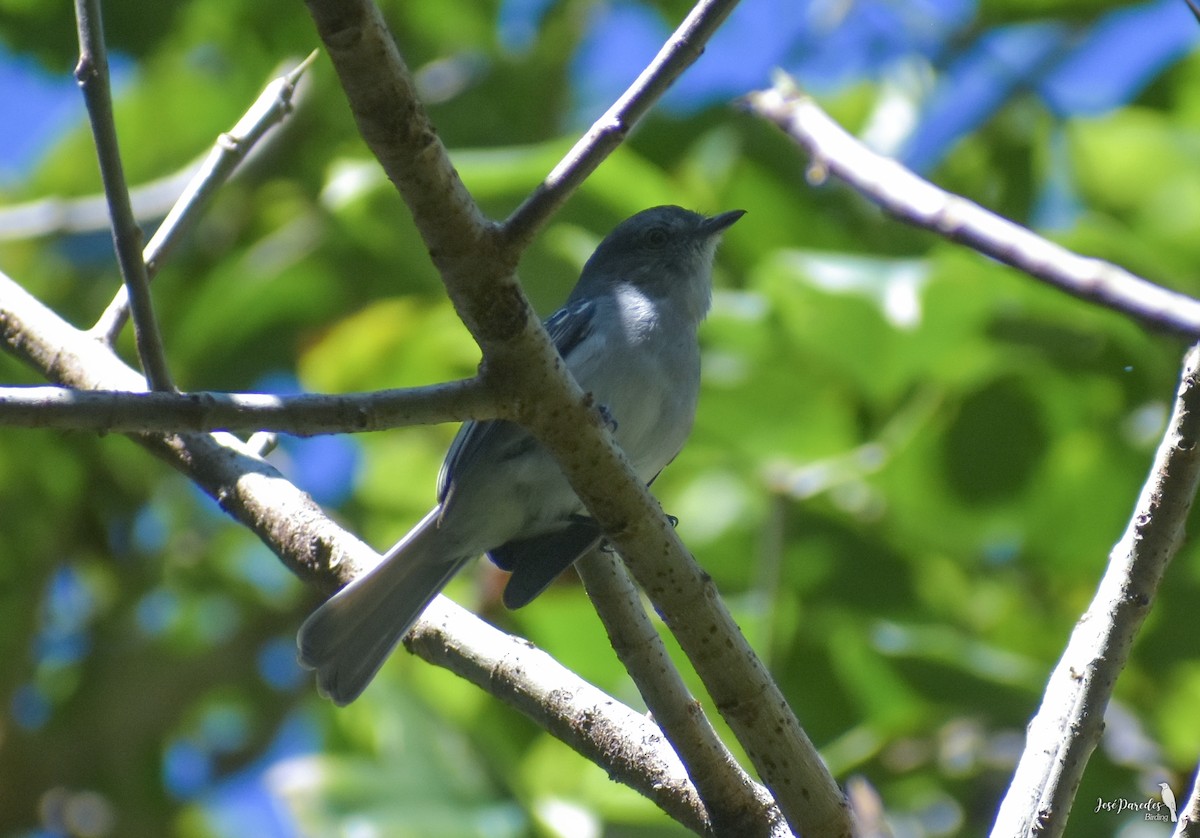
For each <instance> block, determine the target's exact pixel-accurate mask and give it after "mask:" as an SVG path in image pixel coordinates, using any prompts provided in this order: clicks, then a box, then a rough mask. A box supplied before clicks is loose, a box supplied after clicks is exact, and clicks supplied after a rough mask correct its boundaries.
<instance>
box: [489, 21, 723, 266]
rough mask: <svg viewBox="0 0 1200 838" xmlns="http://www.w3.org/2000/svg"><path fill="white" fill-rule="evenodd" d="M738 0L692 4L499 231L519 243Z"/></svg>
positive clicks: (625, 131) (617, 140)
mask: <svg viewBox="0 0 1200 838" xmlns="http://www.w3.org/2000/svg"><path fill="white" fill-rule="evenodd" d="M737 4H738V0H703V1H702V2H700V3H697V4H696V5H695V7H694V8H693V9H692V11H691V12H690V13H689V14H688V16H687V17H686V18H684V20H683V23H681V24H679V27H678V28H677V29H676V30H675V32H674V33H673V34H672V35H671V37H670V38H669V39H668V40H667V42H666V43H665V44H663V47H662V49H660V50H659V51H658V55H656V56H655V57H654V60H653V61H651V62H650V64H649V65H648V66H647V67H646V69H644V70H643V71H642V72H641V75H639V76H638V77H637V80H636V81H634V83H633V84H632V85H631V86H630V87H629V89H628V90H626V91H625V92H624V93H623V94H622V95H621V98H619V99H618V100H617V101H616V102H614V103H613V105H612V107H610V108H609V109H608V110H607V111H606V112H605V113H604V115H603V116H601V117H600V118H599V119H598V120H596V122H595V123H594V124H593V125H592V127H591V128H589V129H588V131H587V133H586V134H584V135H583V136H582V137H581V138H580V139H579V141H578V142H577V143H575V145H574V147H573V148H572V149H571V150H570V151H569V152H568V153H567V155H566V157H564V158H563V159H562V160H561V161H560V162H559V164H558V165H557V166H555V167H554V170H553V171H551V172H550V174H548V175H547V176H546V178H545V180H543V181H542V182H541V184H539V185H538V187H537V189H535V190H534V191H533V192H532V193H531V194H530V196H529V197H528V198H526V199H525V200H524V201H523V202H522V203H521V205H520V206H519V207H517V209H516V210H515V211H514V212H513V213H512V214H511V215H510V216H509V217H508V219H507V220H506V221H505V222H504V233H505V235H506V236H507V237H508V238H509V240H510V241H512V242H515V243H518V244H520V245H521V246H522V247H524V246H525V245H527V244H528V243H529V242H530V241H531V240H532V239H533V237H534V235H535V234H536V233H537V231H538V230H539V229H540V228H541V226H542V225H543V224H545V223H546V220H547V219H548V218H549V217H550V216H551V215H552V214H553V213H554V212H555V210H557V209H558V208H559V207H560V206H562V205H563V203H565V202H566V200H567V198H569V197H570V196H571V194H572V193H573V192H574V191H575V190H576V189H577V188H578V187H579V185H580V184H581V183H583V182H584V180H586V179H587V177H588V175H590V174H591V173H592V172H594V171H595V170H596V167H597V166H599V165H600V164H601V163H603V162H604V159H605V158H606V157H608V155H609V154H611V153H612V151H613V150H614V149H615V148H616V147H617V146H619V145H620V144H621V142H622V141H623V140H624V139H625V137H626V136H628V135H629V132H630V131H631V130H633V127H634V125H635V124H636V123H637V121H638V120H639V119H641V118H642V116H644V115H645V114H646V112H647V111H649V110H650V108H651V107H653V105H654V103H655V102H657V101H658V100H659V99H660V98H661V97H662V95H663V94H664V93H666V91H667V88H669V87H670V86H671V84H672V83H673V82H674V81H675V79H677V78H678V77H679V75H680V74H681V73H682V72H683V71H684V70H686V69H687V68H688V67H690V66H691V65H692V64H693V63H695V61H696V60H697V59H698V58H699V57H700V56H701V55H702V54H703V53H704V44H705V43H706V42H707V41H708V39H709V38H711V37H712V35H713V33H714V32H716V30H717V27H719V26H720V25H721V24H722V23H723V22H724V21H725V18H727V17H728V16H729V13H730V12H732V11H733V9H734V7H735V6H736V5H737Z"/></svg>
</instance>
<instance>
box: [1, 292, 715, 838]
mask: <svg viewBox="0 0 1200 838" xmlns="http://www.w3.org/2000/svg"><path fill="white" fill-rule="evenodd" d="M0 344H3V345H4V347H5V348H6V349H7V350H8V351H9V352H11V353H12V354H13V355H15V356H17V357H19V358H21V359H22V360H24V361H25V362H27V363H28V364H29V365H30V366H32V367H33V368H34V369H36V370H38V371H39V372H40V373H42V374H43V375H45V376H47V377H48V378H50V379H52V380H54V381H57V382H59V383H61V384H63V385H66V386H70V387H74V388H81V389H87V388H100V387H102V388H113V389H130V388H134V387H137V386H139V384H140V383H141V377H140V376H139V375H138V374H137V373H136V372H135V371H134V370H132V369H130V368H129V367H128V366H127V365H126V364H125V363H124V362H122V361H121V359H120V358H118V357H117V356H116V355H115V354H114V353H113V352H112V350H111V349H109V348H108V347H106V346H104V345H102V344H101V343H99V342H98V341H96V340H94V339H92V338H90V337H89V336H88V334H87V333H86V332H82V331H80V330H78V329H75V328H74V327H73V326H71V325H70V324H68V323H66V322H65V321H63V320H62V318H60V317H59V316H58V315H57V314H55V313H54V312H52V311H51V310H50V309H48V308H46V307H45V306H44V305H42V304H41V303H40V302H39V301H38V300H36V299H34V297H33V296H32V295H30V294H29V293H28V292H26V291H25V290H24V289H23V288H21V287H20V286H19V285H17V284H16V283H14V282H13V281H12V280H11V279H9V278H8V277H7V276H5V275H4V274H3V273H0ZM132 438H133V439H134V441H136V442H137V443H138V444H140V445H141V446H143V447H144V448H146V449H147V450H148V451H150V452H151V453H153V454H155V455H156V456H158V457H160V458H161V459H163V460H164V461H165V462H167V463H168V464H169V465H171V466H172V467H174V468H175V469H177V470H178V471H180V472H181V473H182V474H184V475H185V476H187V477H188V478H190V479H191V480H192V481H194V482H195V483H196V484H197V485H198V486H200V488H201V489H203V490H204V491H205V492H206V493H207V494H209V495H210V496H211V497H213V498H214V499H216V500H217V502H218V503H219V504H220V505H221V508H222V509H223V510H225V512H226V513H228V514H229V515H230V516H231V517H233V518H234V519H236V520H237V521H239V522H240V523H241V524H243V525H244V526H246V527H247V528H248V529H250V530H251V531H252V532H254V533H255V534H257V535H258V536H259V538H261V539H262V540H263V542H264V543H266V544H267V546H269V547H270V548H271V549H272V550H274V551H275V552H276V553H277V554H278V555H279V556H280V558H281V559H282V560H283V562H284V564H285V565H286V566H287V567H288V568H289V569H290V570H292V571H293V572H295V573H296V574H297V575H299V576H300V577H301V578H303V579H305V580H306V581H308V582H310V583H312V584H313V585H315V586H316V587H318V588H319V589H321V590H323V591H325V592H326V593H332V592H333V591H334V590H336V589H337V588H338V587H340V586H341V585H344V584H345V583H346V582H348V581H350V580H351V579H353V578H354V577H355V576H356V575H358V573H360V572H361V571H362V570H364V569H366V568H368V567H371V566H372V565H373V564H375V563H376V562H378V561H379V556H378V554H377V553H375V551H373V550H372V549H371V548H369V547H368V546H367V545H365V544H364V543H362V542H361V541H359V540H358V539H357V538H355V537H354V536H353V535H351V534H350V533H349V532H347V531H346V530H344V529H342V528H341V527H340V526H338V525H337V524H336V523H335V522H334V521H332V520H330V519H329V517H328V516H326V515H325V514H324V512H322V511H321V509H320V507H318V506H317V505H316V504H315V503H314V502H313V500H312V498H310V497H309V496H308V495H307V494H306V493H304V492H302V491H300V490H299V489H297V488H296V487H295V486H293V485H292V484H291V483H289V482H288V481H287V480H286V479H285V478H284V477H283V475H281V474H280V473H279V472H278V471H276V470H275V469H274V468H272V467H271V466H270V465H269V464H267V463H264V462H263V461H262V460H261V459H259V457H258V456H257V454H256V452H255V451H253V450H250V449H249V448H248V447H247V446H246V445H245V444H244V443H241V442H239V441H238V440H237V439H235V438H234V437H232V436H230V435H228V434H176V435H159V434H141V435H136V436H133V437H132ZM411 638H412V639H411V641H410V642H413V643H414V644H415V645H414V651H416V652H417V654H420V655H421V656H422V657H425V658H426V659H427V660H429V661H430V662H431V663H435V664H437V665H439V666H443V667H446V668H448V669H450V670H452V671H454V672H457V673H459V674H461V675H463V676H464V677H467V678H469V679H470V680H472V681H473V682H474V683H476V684H477V685H478V686H479V687H480V688H481V689H483V690H485V691H487V692H489V693H491V694H493V695H495V696H496V697H497V698H498V699H500V700H501V701H504V702H505V703H507V704H509V705H511V706H513V707H515V708H516V709H518V710H520V711H521V712H524V713H526V714H527V715H529V717H530V718H531V719H533V720H534V721H535V722H536V723H537V724H539V725H540V726H541V727H542V728H544V729H545V730H547V731H548V732H550V733H551V734H552V735H554V736H557V737H559V738H561V739H563V740H564V741H566V742H567V743H568V744H569V745H571V747H573V748H575V749H576V750H577V751H579V752H580V753H582V754H585V755H586V756H587V757H588V758H589V759H591V760H593V761H595V762H596V763H597V764H598V765H599V766H600V767H601V768H603V769H604V770H605V771H607V772H609V773H610V774H611V775H612V776H613V777H614V778H616V779H618V780H619V781H620V782H622V783H625V784H627V785H629V786H631V787H632V788H634V789H636V790H637V791H639V792H641V793H642V794H645V795H646V796H647V797H649V798H651V799H652V800H654V801H655V802H656V803H658V805H659V806H661V807H662V808H663V809H664V810H665V811H667V812H669V813H670V814H671V815H672V816H673V817H675V818H676V819H677V820H679V821H680V822H681V823H683V824H685V825H686V826H689V827H691V828H692V829H695V830H697V831H702V830H703V829H704V824H705V815H704V808H703V806H702V805H701V804H700V802H699V799H698V797H697V795H696V791H695V788H694V787H693V786H692V785H691V783H690V782H689V781H688V778H687V775H686V772H685V771H684V770H683V766H682V765H681V764H680V763H679V760H678V758H677V757H676V756H675V753H674V752H673V751H672V750H671V748H670V747H669V746H668V744H667V742H666V740H665V739H664V738H663V736H662V733H661V732H660V731H659V730H658V728H657V727H656V726H655V725H654V724H652V723H651V722H650V721H649V720H647V719H646V718H645V717H644V716H642V715H641V714H639V713H637V712H636V711H634V710H632V709H631V708H629V707H626V706H625V705H623V704H621V703H619V702H617V701H615V700H614V699H612V698H610V697H608V696H606V695H604V694H603V693H601V692H600V691H599V690H596V689H595V688H594V687H590V686H589V685H587V684H585V683H584V682H582V681H581V680H580V679H579V677H578V676H577V675H575V674H574V673H571V672H570V671H569V670H567V669H565V668H564V667H562V666H561V665H559V664H557V663H556V662H554V661H553V660H552V659H551V658H550V657H549V656H548V655H546V653H544V652H542V651H541V650H539V649H537V648H535V647H534V646H533V645H532V644H530V643H528V642H527V641H524V640H518V639H516V638H512V637H508V636H507V635H504V634H502V633H501V632H498V631H497V630H496V629H493V628H491V627H490V626H488V625H486V624H485V623H483V622H482V621H481V620H480V619H479V618H478V617H475V616H474V615H472V614H470V613H469V612H467V611H464V610H463V609H461V608H458V607H457V606H455V605H453V603H450V602H449V601H448V600H446V599H445V598H444V597H439V598H438V599H436V600H435V601H434V603H433V604H432V605H431V606H430V608H429V609H428V610H427V611H426V613H425V615H424V616H423V617H422V619H421V621H419V622H418V624H417V627H416V629H415V630H414V632H413V634H412V635H411Z"/></svg>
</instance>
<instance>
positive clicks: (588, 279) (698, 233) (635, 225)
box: [573, 206, 745, 321]
mask: <svg viewBox="0 0 1200 838" xmlns="http://www.w3.org/2000/svg"><path fill="white" fill-rule="evenodd" d="M743 215H745V210H732V211H731V212H723V213H721V214H720V215H714V216H711V217H709V216H704V215H701V214H700V213H698V212H692V211H691V210H686V209H683V208H682V207H676V206H661V207H651V208H650V209H647V210H642V211H641V212H639V213H637V214H636V215H633V216H630V217H629V218H627V219H625V220H624V221H622V222H621V223H620V224H618V225H617V226H616V228H615V229H614V230H613V231H612V232H611V233H609V234H608V235H607V236H606V237H605V239H604V241H602V242H600V246H599V247H597V248H596V251H595V253H593V254H592V256H591V258H590V259H588V261H587V264H585V265H584V267H583V273H582V275H581V276H580V278H579V284H578V286H576V289H575V294H574V295H573V296H586V295H591V294H595V293H597V292H599V291H602V290H603V289H604V288H605V287H616V286H618V285H620V284H631V285H634V286H636V287H637V288H638V289H639V290H640V291H641V292H642V293H644V294H646V295H648V296H650V297H652V298H655V299H666V298H668V297H670V298H674V299H678V300H680V301H681V302H683V303H684V305H685V307H686V310H687V311H689V312H691V313H692V314H693V316H694V318H695V319H696V320H697V321H699V320H700V319H701V318H703V317H704V315H705V314H706V313H707V311H708V306H709V301H710V299H711V296H712V263H713V254H714V253H715V252H716V249H717V243H718V242H719V241H720V239H721V234H722V233H723V232H724V231H725V230H727V229H728V228H729V227H730V226H731V225H732V224H733V223H734V222H736V221H737V220H738V219H739V218H741V217H742V216H743Z"/></svg>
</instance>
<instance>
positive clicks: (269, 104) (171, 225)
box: [92, 50, 317, 429]
mask: <svg viewBox="0 0 1200 838" xmlns="http://www.w3.org/2000/svg"><path fill="white" fill-rule="evenodd" d="M316 57H317V52H316V51H315V50H314V51H313V52H312V53H311V54H309V56H308V57H307V58H305V59H304V60H303V61H301V62H300V63H299V64H298V65H296V67H295V68H294V69H292V70H291V71H290V72H288V73H286V74H284V75H282V76H280V77H278V78H276V79H274V80H273V81H271V82H270V83H269V84H268V85H267V87H266V89H265V90H263V92H262V93H261V94H260V95H259V97H258V99H256V100H255V102H254V104H253V105H251V106H250V109H249V110H247V111H246V113H245V114H244V115H243V116H242V118H241V119H239V120H238V121H237V124H236V125H234V126H233V128H232V129H230V130H229V132H227V133H225V134H221V136H219V137H217V142H216V145H214V146H213V149H212V151H210V152H209V154H208V157H207V158H205V160H204V162H203V163H202V164H201V165H200V168H199V169H198V170H197V171H196V173H195V174H194V175H192V177H191V179H190V180H189V181H188V183H187V186H185V187H184V189H183V193H182V194H181V195H180V196H179V199H178V200H177V201H176V202H175V204H174V206H172V207H171V211H170V212H169V213H167V217H166V218H164V219H163V221H162V223H161V224H159V225H158V229H157V230H155V231H154V235H153V236H151V237H150V243H149V244H147V245H146V249H145V250H144V251H143V252H142V256H141V258H142V261H143V262H144V263H145V265H146V281H147V282H149V281H150V280H151V279H153V278H154V275H155V274H157V273H158V269H159V267H160V266H161V265H162V262H163V260H164V259H166V258H167V256H168V255H169V254H170V252H171V251H172V250H174V248H175V245H176V244H178V243H179V241H180V240H181V239H182V238H183V234H184V233H185V232H187V231H188V230H189V229H191V226H192V224H193V222H194V221H195V220H196V219H197V218H199V217H200V214H201V213H202V212H203V211H204V210H205V209H207V208H208V204H209V201H210V200H212V197H213V195H215V194H216V192H217V190H218V189H219V188H220V187H221V186H222V185H224V183H225V181H226V180H228V179H229V176H230V175H232V174H233V171H234V170H235V169H236V168H237V167H238V165H239V164H240V163H241V162H242V161H243V160H245V159H246V155H247V154H249V153H250V150H251V149H252V148H254V145H255V144H256V143H257V142H258V141H259V140H260V139H262V137H263V135H264V134H266V133H267V131H268V130H270V129H271V128H272V127H273V126H274V125H276V124H277V123H280V122H282V121H283V120H284V118H285V117H286V116H287V115H288V114H289V113H291V112H292V97H293V95H294V94H295V92H296V85H297V83H298V82H299V80H300V77H301V76H302V75H303V74H304V71H305V70H307V69H308V67H309V66H310V65H311V64H312V62H313V61H314V60H316ZM128 317H129V291H128V288H127V286H122V287H121V289H120V290H119V291H117V294H116V296H115V297H114V298H113V301H112V302H111V303H109V304H108V308H106V309H105V310H104V313H103V314H101V315H100V318H99V319H98V320H97V321H96V325H94V326H93V327H92V333H93V334H94V335H96V336H97V337H99V338H101V339H103V340H104V341H105V342H106V343H108V344H110V345H111V344H112V343H114V342H115V341H116V339H117V335H119V334H120V333H121V329H122V328H123V327H124V325H125V321H126V320H127V319H128ZM181 429H186V426H185V427H184V428H181Z"/></svg>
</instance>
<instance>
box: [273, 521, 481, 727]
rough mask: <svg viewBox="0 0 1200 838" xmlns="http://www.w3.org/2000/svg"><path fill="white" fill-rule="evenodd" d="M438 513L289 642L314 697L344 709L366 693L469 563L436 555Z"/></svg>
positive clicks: (335, 597)
mask: <svg viewBox="0 0 1200 838" xmlns="http://www.w3.org/2000/svg"><path fill="white" fill-rule="evenodd" d="M439 512H440V508H435V509H434V510H433V511H432V512H430V513H429V514H428V515H426V516H425V518H424V519H423V520H422V521H421V522H420V523H419V524H417V525H416V526H415V527H413V529H412V531H411V532H409V534H408V535H406V536H405V537H404V539H403V540H402V541H400V542H399V543H398V544H397V545H396V546H395V547H393V548H392V549H391V550H389V551H388V553H387V555H386V556H384V558H383V561H382V562H380V563H379V564H378V565H377V566H376V567H374V568H372V569H371V570H370V571H368V572H367V573H364V574H363V575H362V576H360V577H358V578H357V579H355V580H354V581H353V582H351V583H350V584H349V585H347V586H346V587H345V588H343V589H342V590H340V591H338V592H337V593H336V594H334V595H333V596H332V597H331V598H330V599H329V600H328V601H327V602H326V603H325V604H324V605H322V606H321V607H320V608H318V609H317V610H316V611H314V612H313V613H312V615H311V616H309V618H308V619H307V620H305V621H304V625H302V626H301V627H300V632H299V634H298V635H297V637H296V642H297V645H298V646H299V648H300V663H301V664H302V665H304V666H306V667H308V668H309V669H315V670H316V671H317V689H318V690H319V691H320V692H321V694H322V695H325V696H328V697H329V698H331V699H332V700H333V701H334V703H335V704H338V705H346V704H349V703H350V702H351V701H353V700H354V699H356V698H358V696H359V694H360V693H362V691H363V690H364V689H366V687H367V684H369V683H370V682H371V679H372V678H374V677H375V673H376V672H378V671H379V667H381V666H382V665H383V662H384V661H385V660H387V657H388V655H390V654H391V652H392V650H393V649H394V648H395V647H396V644H397V643H399V642H400V638H402V637H403V636H404V634H405V632H407V631H408V630H409V628H411V627H412V624H413V623H415V622H416V620H417V617H418V616H420V614H421V612H422V611H424V610H425V606H426V605H428V604H429V602H430V600H432V599H433V598H434V597H435V596H437V594H438V593H439V592H440V591H441V590H442V588H444V587H445V586H446V583H447V582H449V581H450V577H452V576H453V575H454V574H455V573H456V572H457V571H458V570H459V568H461V567H462V566H463V564H465V563H466V561H467V560H468V559H469V558H472V557H454V556H446V555H444V554H443V551H442V550H440V549H439V546H440V545H439V544H438V541H439V539H438V537H437V536H438V526H437V517H438V514H439Z"/></svg>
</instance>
